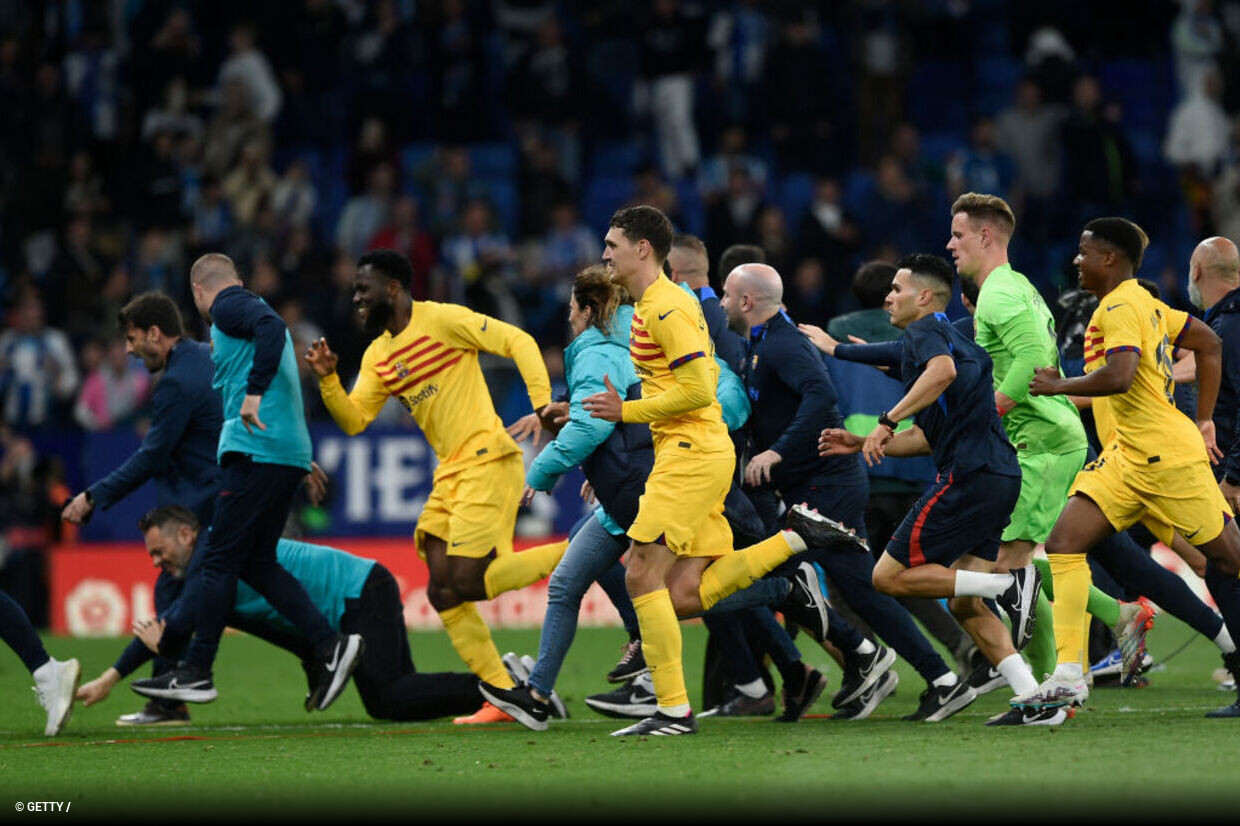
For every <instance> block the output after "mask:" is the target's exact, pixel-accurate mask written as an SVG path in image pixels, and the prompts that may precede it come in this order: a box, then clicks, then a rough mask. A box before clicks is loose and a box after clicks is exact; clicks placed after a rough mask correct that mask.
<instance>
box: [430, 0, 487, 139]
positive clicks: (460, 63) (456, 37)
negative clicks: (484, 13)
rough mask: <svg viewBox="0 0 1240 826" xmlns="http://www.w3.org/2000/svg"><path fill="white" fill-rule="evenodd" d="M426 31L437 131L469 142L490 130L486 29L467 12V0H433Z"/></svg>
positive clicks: (439, 133)
mask: <svg viewBox="0 0 1240 826" xmlns="http://www.w3.org/2000/svg"><path fill="white" fill-rule="evenodd" d="M424 30H425V31H426V32H428V39H429V41H430V42H429V48H428V58H429V60H428V63H429V65H430V66H431V70H432V77H431V88H432V89H433V90H434V91H435V99H434V101H433V108H434V115H435V119H434V124H435V135H436V137H437V138H439V139H440V140H444V141H452V142H466V143H467V142H469V141H475V140H479V139H481V138H483V137H484V136H485V135H486V134H487V131H488V126H489V124H488V123H487V121H486V113H487V112H489V111H490V108H489V107H488V106H486V105H485V103H484V94H485V84H484V80H485V72H486V67H485V64H484V61H483V40H484V38H485V36H486V35H485V33H484V32H483V31H482V27H481V26H480V25H479V24H478V21H477V20H475V19H474V18H473V17H472V16H471V15H470V13H469V9H468V5H467V4H466V2H465V0H439V2H438V3H435V4H430V8H428V13H427V21H426V26H425V29H424Z"/></svg>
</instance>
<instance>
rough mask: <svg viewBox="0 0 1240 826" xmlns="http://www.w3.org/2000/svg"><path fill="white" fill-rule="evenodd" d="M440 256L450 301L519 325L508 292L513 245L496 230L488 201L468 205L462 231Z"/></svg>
mask: <svg viewBox="0 0 1240 826" xmlns="http://www.w3.org/2000/svg"><path fill="white" fill-rule="evenodd" d="M440 253H441V261H442V263H443V266H444V268H445V270H446V271H447V275H448V294H449V295H450V296H451V298H450V299H449V300H450V301H454V302H458V303H463V304H468V305H469V306H470V307H473V308H474V309H476V310H478V312H481V313H486V314H488V315H493V316H495V317H497V318H500V319H502V320H504V321H509V322H511V323H514V324H519V323H520V322H519V319H520V316H521V313H520V310H519V308H518V307H517V306H516V303H515V302H514V301H513V299H512V294H511V292H510V290H509V284H510V283H511V281H512V278H513V264H514V255H513V249H512V243H511V242H510V241H509V239H508V237H507V236H506V235H504V233H503V232H501V231H499V230H497V229H496V228H495V227H494V223H493V220H492V216H491V207H490V205H489V204H488V203H487V202H486V201H483V200H475V201H470V202H469V203H467V204H466V205H465V209H464V211H463V212H462V214H461V229H460V231H459V232H458V233H456V234H454V235H450V236H448V237H447V238H445V239H444V240H443V244H442V246H441V249H440Z"/></svg>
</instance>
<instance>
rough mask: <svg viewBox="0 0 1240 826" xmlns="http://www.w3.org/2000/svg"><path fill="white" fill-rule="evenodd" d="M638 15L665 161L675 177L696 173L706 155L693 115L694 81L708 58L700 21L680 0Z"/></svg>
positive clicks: (661, 2) (663, 1)
mask: <svg viewBox="0 0 1240 826" xmlns="http://www.w3.org/2000/svg"><path fill="white" fill-rule="evenodd" d="M639 19H641V20H642V21H643V22H642V23H641V24H640V30H639V34H638V37H639V42H640V46H641V67H642V69H641V72H642V79H643V80H644V81H645V83H646V86H645V89H644V92H645V94H647V95H648V96H649V106H650V116H651V119H652V120H653V122H654V131H655V137H656V139H657V142H658V147H659V160H660V163H661V165H662V167H663V171H664V172H665V173H667V175H668V176H669V177H671V178H673V179H675V178H680V177H682V176H685V175H688V176H694V175H696V174H697V166H698V163H699V161H700V160H701V151H700V149H699V147H698V135H697V126H696V124H695V123H694V120H693V104H694V84H695V83H696V80H697V75H698V74H699V73H700V72H701V70H702V64H703V61H704V58H705V54H704V51H705V43H704V41H703V38H702V35H701V28H702V26H701V21H700V20H698V19H696V18H695V17H691V16H690V15H689V14H688V13H686V12H685V10H684V9H682V8H681V4H680V2H679V0H653V2H652V8H651V13H650V14H649V15H648V16H647V15H642V17H641V18H639Z"/></svg>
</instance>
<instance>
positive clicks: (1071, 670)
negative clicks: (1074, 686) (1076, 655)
mask: <svg viewBox="0 0 1240 826" xmlns="http://www.w3.org/2000/svg"><path fill="white" fill-rule="evenodd" d="M1054 676H1056V677H1063V678H1064V679H1066V680H1083V679H1085V672H1084V670H1083V669H1082V668H1081V664H1080V663H1060V664H1059V665H1057V666H1055V674H1054Z"/></svg>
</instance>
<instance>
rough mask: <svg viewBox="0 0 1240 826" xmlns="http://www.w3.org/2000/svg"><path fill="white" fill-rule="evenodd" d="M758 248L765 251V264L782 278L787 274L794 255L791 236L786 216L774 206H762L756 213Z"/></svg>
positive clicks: (794, 249)
mask: <svg viewBox="0 0 1240 826" xmlns="http://www.w3.org/2000/svg"><path fill="white" fill-rule="evenodd" d="M755 229H756V230H757V235H756V236H755V238H756V240H757V243H758V246H760V247H762V249H763V250H765V251H766V263H768V264H770V265H771V266H772V267H774V268H775V269H776V271H777V272H779V274H780V275H781V276H782V275H783V274H784V273H786V272H789V271H790V270H791V267H792V263H793V261H794V260H795V259H794V258H793V255H794V254H795V253H796V248H795V244H794V243H793V240H792V235H791V234H790V233H789V232H788V216H787V215H785V214H784V211H783V209H782V208H780V207H779V206H776V205H775V204H764V205H763V207H762V209H761V210H759V211H758V220H757V223H756V225H755Z"/></svg>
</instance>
